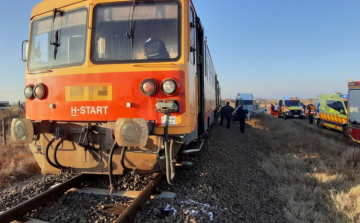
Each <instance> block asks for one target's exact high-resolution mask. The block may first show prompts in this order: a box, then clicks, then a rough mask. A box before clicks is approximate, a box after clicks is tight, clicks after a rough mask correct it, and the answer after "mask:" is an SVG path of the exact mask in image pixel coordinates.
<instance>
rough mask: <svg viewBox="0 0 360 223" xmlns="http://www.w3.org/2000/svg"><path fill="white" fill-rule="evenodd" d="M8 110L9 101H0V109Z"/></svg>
mask: <svg viewBox="0 0 360 223" xmlns="http://www.w3.org/2000/svg"><path fill="white" fill-rule="evenodd" d="M9 108H10V103H9V101H0V109H1V110H3V109H9Z"/></svg>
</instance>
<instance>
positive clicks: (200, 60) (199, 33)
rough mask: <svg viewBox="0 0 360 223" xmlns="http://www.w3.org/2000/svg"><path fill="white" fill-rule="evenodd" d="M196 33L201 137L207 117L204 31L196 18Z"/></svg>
mask: <svg viewBox="0 0 360 223" xmlns="http://www.w3.org/2000/svg"><path fill="white" fill-rule="evenodd" d="M194 32H195V33H196V34H195V36H196V41H195V42H196V49H195V53H196V56H195V58H196V60H197V69H196V75H197V78H198V134H199V136H200V134H201V133H203V132H205V129H204V117H205V102H204V100H205V97H204V76H205V73H204V72H205V69H204V64H205V63H204V61H205V59H206V58H205V57H204V30H203V27H202V25H201V22H200V18H199V17H196V29H194Z"/></svg>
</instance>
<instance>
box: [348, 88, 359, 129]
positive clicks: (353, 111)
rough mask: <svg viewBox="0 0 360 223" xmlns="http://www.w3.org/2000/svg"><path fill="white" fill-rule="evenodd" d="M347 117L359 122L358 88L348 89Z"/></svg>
mask: <svg viewBox="0 0 360 223" xmlns="http://www.w3.org/2000/svg"><path fill="white" fill-rule="evenodd" d="M348 104H349V111H348V112H349V119H350V121H351V122H355V121H356V122H358V123H360V90H349V101H348Z"/></svg>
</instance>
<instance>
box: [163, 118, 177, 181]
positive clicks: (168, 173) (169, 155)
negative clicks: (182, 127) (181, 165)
mask: <svg viewBox="0 0 360 223" xmlns="http://www.w3.org/2000/svg"><path fill="white" fill-rule="evenodd" d="M168 127H169V114H168V113H166V114H165V124H164V138H165V140H164V143H165V160H166V179H167V182H168V184H172V182H173V179H174V177H175V171H174V169H173V167H172V166H173V161H172V151H171V150H172V143H171V145H169V134H168Z"/></svg>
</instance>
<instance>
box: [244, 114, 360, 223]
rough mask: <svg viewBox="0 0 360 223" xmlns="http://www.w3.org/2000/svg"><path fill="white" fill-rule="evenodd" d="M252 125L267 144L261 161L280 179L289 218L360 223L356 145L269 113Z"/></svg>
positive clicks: (359, 169) (359, 153)
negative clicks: (336, 140)
mask: <svg viewBox="0 0 360 223" xmlns="http://www.w3.org/2000/svg"><path fill="white" fill-rule="evenodd" d="M250 124H251V125H253V126H254V127H256V130H255V131H257V132H258V134H260V135H261V137H259V138H263V139H264V145H268V146H267V147H264V150H263V151H262V152H261V155H262V157H263V161H262V163H261V165H262V166H263V167H264V169H265V170H266V171H267V172H268V173H269V174H270V175H271V176H272V177H273V178H274V179H276V181H278V182H279V185H280V186H279V190H280V192H281V194H282V199H283V200H284V201H285V202H286V203H287V205H286V210H285V211H286V214H287V217H288V219H289V220H290V221H291V222H317V223H318V222H360V185H359V183H360V150H359V149H358V148H349V147H346V146H344V145H343V144H342V143H340V142H335V141H334V140H332V139H329V138H325V137H324V136H321V135H320V134H317V133H316V131H323V130H321V129H316V130H315V132H314V131H311V132H309V131H305V130H304V129H303V128H298V127H295V126H292V125H289V124H287V123H286V122H279V120H278V119H277V118H274V117H270V116H269V115H263V116H260V117H259V118H258V119H254V120H252V122H251V123H250ZM344 140H346V139H344Z"/></svg>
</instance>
